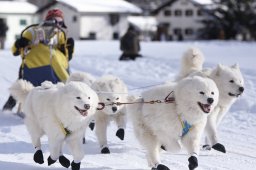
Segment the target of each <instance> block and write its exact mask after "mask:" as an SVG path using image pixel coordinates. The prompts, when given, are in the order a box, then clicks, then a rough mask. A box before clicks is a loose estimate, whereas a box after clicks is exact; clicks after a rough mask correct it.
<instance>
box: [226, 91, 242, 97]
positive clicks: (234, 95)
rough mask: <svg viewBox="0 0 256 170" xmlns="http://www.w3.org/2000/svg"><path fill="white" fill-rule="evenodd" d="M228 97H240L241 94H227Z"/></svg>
mask: <svg viewBox="0 0 256 170" xmlns="http://www.w3.org/2000/svg"><path fill="white" fill-rule="evenodd" d="M228 95H229V96H232V97H239V96H240V95H241V93H238V94H234V93H230V92H229V93H228Z"/></svg>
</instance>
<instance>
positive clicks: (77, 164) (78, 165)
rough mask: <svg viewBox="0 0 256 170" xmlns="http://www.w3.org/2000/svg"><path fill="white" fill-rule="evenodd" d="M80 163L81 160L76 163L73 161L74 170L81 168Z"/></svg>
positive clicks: (72, 167)
mask: <svg viewBox="0 0 256 170" xmlns="http://www.w3.org/2000/svg"><path fill="white" fill-rule="evenodd" d="M80 164H81V162H79V163H75V162H74V161H72V163H71V169H72V170H80Z"/></svg>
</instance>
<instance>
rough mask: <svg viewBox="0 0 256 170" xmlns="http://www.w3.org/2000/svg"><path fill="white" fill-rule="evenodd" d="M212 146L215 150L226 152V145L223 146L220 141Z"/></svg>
mask: <svg viewBox="0 0 256 170" xmlns="http://www.w3.org/2000/svg"><path fill="white" fill-rule="evenodd" d="M212 148H213V149H215V150H217V151H220V152H223V153H226V149H225V146H223V145H222V144H220V143H216V144H215V145H213V146H212Z"/></svg>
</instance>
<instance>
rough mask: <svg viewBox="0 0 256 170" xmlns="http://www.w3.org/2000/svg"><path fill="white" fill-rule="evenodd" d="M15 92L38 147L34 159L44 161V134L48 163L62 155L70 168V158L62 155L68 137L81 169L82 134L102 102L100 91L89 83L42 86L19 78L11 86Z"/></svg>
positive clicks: (76, 167)
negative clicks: (47, 147) (46, 143)
mask: <svg viewBox="0 0 256 170" xmlns="http://www.w3.org/2000/svg"><path fill="white" fill-rule="evenodd" d="M10 92H11V94H12V95H13V96H14V97H15V98H16V99H17V100H18V101H19V102H21V103H22V106H23V107H22V110H23V111H24V113H25V119H24V122H25V125H26V127H27V130H28V132H29V134H30V136H31V140H32V144H33V146H34V147H35V149H36V152H35V154H34V161H35V162H36V163H39V164H42V163H44V158H43V153H42V150H41V141H40V138H41V137H42V136H43V135H44V134H45V135H46V136H47V137H48V142H49V150H50V156H49V157H48V165H51V164H53V163H55V162H56V160H57V159H59V162H60V163H61V164H62V165H63V166H64V167H66V168H68V167H69V166H70V162H69V160H68V159H67V158H65V157H64V156H63V155H62V151H61V150H62V145H63V143H64V141H65V142H66V143H67V145H68V146H69V149H70V150H71V153H72V155H73V159H74V160H73V162H72V163H71V166H72V170H79V169H80V163H81V160H82V159H83V157H84V151H83V147H82V137H83V132H84V128H85V124H86V123H87V122H88V121H90V118H91V116H92V115H94V114H95V111H96V107H97V106H98V100H99V99H98V96H97V94H96V93H95V92H94V91H93V90H92V89H91V88H90V87H89V86H87V85H86V84H85V83H81V82H70V83H67V84H63V83H59V84H57V85H54V84H52V83H51V82H44V83H42V85H41V86H39V87H33V85H32V84H31V83H29V82H27V81H25V80H18V81H17V82H15V83H14V84H13V85H12V86H11V87H10Z"/></svg>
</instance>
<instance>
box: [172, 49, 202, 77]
mask: <svg viewBox="0 0 256 170" xmlns="http://www.w3.org/2000/svg"><path fill="white" fill-rule="evenodd" d="M203 64H204V55H203V53H202V52H201V51H200V50H199V49H198V48H195V47H192V48H189V49H188V50H187V51H186V52H185V53H184V54H183V56H182V59H181V67H180V71H179V74H178V75H177V77H176V80H181V79H183V78H185V77H187V76H189V75H190V74H191V73H193V72H196V71H201V70H202V68H203Z"/></svg>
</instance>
